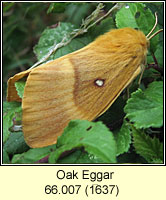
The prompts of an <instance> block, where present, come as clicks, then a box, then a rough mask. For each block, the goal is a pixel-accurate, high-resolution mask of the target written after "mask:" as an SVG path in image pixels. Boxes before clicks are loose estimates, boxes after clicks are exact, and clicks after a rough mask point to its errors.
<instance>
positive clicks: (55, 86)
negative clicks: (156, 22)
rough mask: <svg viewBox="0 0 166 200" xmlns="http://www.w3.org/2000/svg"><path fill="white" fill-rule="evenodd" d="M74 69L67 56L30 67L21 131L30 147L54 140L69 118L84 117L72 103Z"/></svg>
mask: <svg viewBox="0 0 166 200" xmlns="http://www.w3.org/2000/svg"><path fill="white" fill-rule="evenodd" d="M74 85H75V72H74V69H73V66H72V65H71V63H70V61H69V59H68V56H64V57H62V58H59V59H56V60H54V61H51V62H49V63H46V64H44V65H41V66H39V67H37V68H35V69H33V70H32V72H31V73H30V74H29V76H28V78H27V82H26V86H25V90H24V96H23V103H22V107H23V132H24V137H25V141H26V142H27V144H28V145H29V146H31V147H43V146H48V145H51V144H54V143H56V140H57V137H58V136H59V135H61V134H62V132H63V129H64V128H65V127H66V126H67V124H68V122H69V121H70V120H71V119H76V118H84V116H83V114H82V113H81V111H79V109H78V108H77V107H76V106H75V102H74V96H73V95H74V93H73V91H74Z"/></svg>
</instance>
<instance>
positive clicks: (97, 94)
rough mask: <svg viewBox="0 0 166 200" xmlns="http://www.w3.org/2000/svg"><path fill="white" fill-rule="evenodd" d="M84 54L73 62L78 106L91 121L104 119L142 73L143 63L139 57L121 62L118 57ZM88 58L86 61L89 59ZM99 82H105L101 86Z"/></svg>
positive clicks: (86, 52)
mask: <svg viewBox="0 0 166 200" xmlns="http://www.w3.org/2000/svg"><path fill="white" fill-rule="evenodd" d="M95 52H96V51H90V50H89V51H87V50H86V49H85V51H84V50H83V51H80V52H79V53H78V54H79V55H78V56H77V52H76V53H75V54H72V56H71V58H70V60H71V62H72V65H73V66H74V69H75V77H76V82H75V87H74V88H75V90H74V99H75V104H76V106H78V107H79V109H80V110H81V112H83V113H85V115H86V118H87V119H88V120H93V119H94V118H96V117H97V116H99V115H101V114H102V113H103V112H104V111H105V110H107V109H108V107H109V106H110V105H111V104H112V103H113V102H114V101H115V99H116V98H117V97H118V96H119V94H120V93H121V92H122V91H123V89H124V88H125V87H127V85H128V84H129V83H130V82H131V81H132V80H133V79H134V78H135V77H136V76H137V75H138V74H139V73H140V71H141V68H140V60H138V59H137V58H136V57H135V56H133V57H132V56H130V57H126V58H125V59H124V60H122V58H120V57H119V58H118V59H117V60H118V62H117V61H116V59H115V56H117V55H116V54H115V53H112V54H109V55H108V54H107V53H105V54H103V53H99V52H98V53H97V54H96V53H95ZM85 58H86V59H85ZM96 80H102V81H103V83H104V84H103V85H102V86H98V85H97V84H96Z"/></svg>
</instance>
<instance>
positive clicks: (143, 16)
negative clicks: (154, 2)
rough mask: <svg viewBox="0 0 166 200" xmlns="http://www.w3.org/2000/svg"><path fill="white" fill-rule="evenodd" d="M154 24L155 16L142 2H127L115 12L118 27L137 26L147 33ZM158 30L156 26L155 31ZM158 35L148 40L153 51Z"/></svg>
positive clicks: (155, 47)
mask: <svg viewBox="0 0 166 200" xmlns="http://www.w3.org/2000/svg"><path fill="white" fill-rule="evenodd" d="M154 24H155V17H154V15H153V13H152V12H151V10H150V9H149V8H147V7H146V5H145V4H143V3H128V4H127V5H126V6H125V7H123V8H122V9H120V11H119V12H117V14H116V25H117V27H118V28H124V27H131V28H138V29H139V30H141V31H142V32H143V33H144V34H145V35H147V34H148V33H149V32H150V31H151V29H152V28H153V26H154ZM157 30H159V28H158V26H157V27H156V29H155V31H157ZM158 42H159V35H157V36H155V37H154V38H152V39H151V40H150V48H151V50H152V51H153V52H155V51H156V49H157V44H158Z"/></svg>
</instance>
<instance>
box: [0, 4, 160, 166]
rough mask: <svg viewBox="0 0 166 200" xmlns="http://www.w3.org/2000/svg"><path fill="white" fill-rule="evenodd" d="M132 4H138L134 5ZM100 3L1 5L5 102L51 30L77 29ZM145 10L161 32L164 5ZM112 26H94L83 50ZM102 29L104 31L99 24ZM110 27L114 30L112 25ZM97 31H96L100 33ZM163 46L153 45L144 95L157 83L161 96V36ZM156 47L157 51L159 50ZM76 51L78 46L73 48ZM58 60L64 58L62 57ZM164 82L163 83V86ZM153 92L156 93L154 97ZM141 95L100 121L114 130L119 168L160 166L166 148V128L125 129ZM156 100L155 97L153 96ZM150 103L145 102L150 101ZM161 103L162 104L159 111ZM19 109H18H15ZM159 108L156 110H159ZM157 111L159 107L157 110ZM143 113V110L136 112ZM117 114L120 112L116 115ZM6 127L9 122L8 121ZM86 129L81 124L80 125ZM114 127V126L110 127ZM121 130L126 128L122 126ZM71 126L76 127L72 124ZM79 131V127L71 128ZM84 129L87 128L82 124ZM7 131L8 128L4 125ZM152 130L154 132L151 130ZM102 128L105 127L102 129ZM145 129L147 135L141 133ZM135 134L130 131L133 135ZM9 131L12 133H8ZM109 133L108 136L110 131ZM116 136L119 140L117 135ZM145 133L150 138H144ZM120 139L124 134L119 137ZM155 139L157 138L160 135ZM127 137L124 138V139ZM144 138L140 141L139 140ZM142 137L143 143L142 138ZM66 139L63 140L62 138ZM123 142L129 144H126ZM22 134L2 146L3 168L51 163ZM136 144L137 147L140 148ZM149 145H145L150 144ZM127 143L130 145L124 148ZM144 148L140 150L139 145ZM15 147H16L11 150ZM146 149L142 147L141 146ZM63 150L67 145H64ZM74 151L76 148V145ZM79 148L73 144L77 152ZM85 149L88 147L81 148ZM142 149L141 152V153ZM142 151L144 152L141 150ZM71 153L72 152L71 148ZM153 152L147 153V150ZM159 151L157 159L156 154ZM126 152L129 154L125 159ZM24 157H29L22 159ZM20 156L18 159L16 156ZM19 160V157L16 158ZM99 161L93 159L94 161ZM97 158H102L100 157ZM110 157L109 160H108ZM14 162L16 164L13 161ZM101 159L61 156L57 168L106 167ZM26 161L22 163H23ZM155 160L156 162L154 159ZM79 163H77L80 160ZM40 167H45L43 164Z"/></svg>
mask: <svg viewBox="0 0 166 200" xmlns="http://www.w3.org/2000/svg"><path fill="white" fill-rule="evenodd" d="M133 4H134V3H133ZM97 5H98V3H95V2H94V3H41V2H39V3H37V2H36V3H28V2H24V3H14V2H11V3H7V2H6V3H3V98H4V100H5V98H6V88H7V80H8V78H9V77H11V76H12V75H14V74H16V73H18V72H20V71H23V70H26V69H28V68H29V67H31V66H32V65H33V64H34V63H35V62H36V61H37V60H38V59H37V57H36V56H35V54H34V53H33V50H35V53H36V54H37V56H38V57H39V54H38V48H39V49H40V43H38V41H39V39H40V36H41V34H42V32H43V31H44V30H45V29H46V27H48V28H49V29H50V30H51V29H54V28H55V27H57V24H58V23H59V22H69V23H71V24H73V25H74V26H76V27H79V26H80V24H81V22H82V19H85V18H86V17H87V16H89V14H91V13H92V12H93V11H94V10H95V8H96V6H97ZM104 5H105V7H104V10H103V12H102V13H101V14H100V15H101V16H102V15H104V14H105V13H106V12H107V11H108V10H109V9H110V8H111V7H112V6H113V4H112V3H104ZM145 5H146V6H147V7H148V8H149V9H150V10H151V11H152V12H153V14H154V12H156V11H157V13H158V18H159V19H158V25H159V27H163V5H162V3H157V2H155V3H145ZM112 19H113V23H112V27H113V26H115V14H114V13H113V14H112ZM108 23H110V21H107V20H106V21H105V22H104V25H103V27H104V28H103V29H101V27H100V26H99V27H100V29H99V28H98V27H97V26H96V27H95V28H96V30H97V31H96V32H95V31H90V33H89V35H88V34H87V35H85V36H82V37H84V39H83V40H81V41H84V43H83V46H84V45H86V44H88V43H89V41H90V40H91V38H90V37H92V38H95V37H96V36H95V35H94V34H96V33H97V34H99V35H100V34H102V31H103V32H105V31H106V29H107V25H108ZM99 25H102V23H101V24H99ZM109 26H110V24H109ZM97 28H98V29H97ZM159 37H160V40H159V41H160V43H159V42H158V43H159V44H156V45H155V48H156V49H157V50H155V56H156V57H157V61H158V65H157V66H156V65H153V66H152V68H151V69H150V70H148V72H147V71H145V73H144V79H143V84H142V85H141V89H142V90H144V89H145V88H146V87H147V85H148V84H149V83H151V82H153V81H158V83H157V85H156V84H154V85H153V86H151V88H156V90H157V91H159V93H160V92H161V91H162V87H161V85H162V82H161V81H162V77H163V68H162V67H163V57H162V53H161V52H162V45H163V43H162V37H163V35H162V33H161V34H160V36H159ZM37 43H38V45H37V46H36V47H35V48H34V46H35V45H36V44H37ZM157 45H158V46H157ZM75 48H77V46H76V47H75ZM59 56H60V55H59ZM148 61H149V62H148V63H151V62H152V63H153V62H154V60H153V59H152V56H149V57H148ZM149 67H151V66H149ZM159 82H160V83H159ZM136 88H137V85H136V84H133V86H132V87H131V89H130V92H133V91H135V90H136ZM156 90H155V91H156ZM141 92H142V91H139V90H138V91H137V92H136V93H133V94H132V98H131V99H130V101H131V104H129V105H128V106H126V107H125V112H124V111H123V109H124V106H125V105H126V100H124V98H123V96H122V95H121V96H120V97H119V98H118V99H117V101H116V102H115V103H114V104H113V106H112V107H111V109H109V111H108V112H106V113H105V114H104V115H103V116H101V117H100V118H99V119H97V120H96V121H101V120H102V121H103V122H104V124H106V125H107V127H109V129H110V130H112V131H114V137H115V140H116V142H117V145H118V146H119V148H118V152H117V156H118V157H117V162H118V163H124V162H132V163H161V162H162V143H161V142H163V127H162V122H161V121H160V122H159V125H158V126H156V127H154V128H151V127H152V126H153V124H147V125H143V127H141V125H142V122H140V118H139V119H138V121H139V122H140V125H139V123H136V126H134V127H132V128H131V127H130V128H129V127H128V124H127V123H126V122H124V123H123V117H124V116H125V113H128V114H127V117H128V118H129V119H130V120H131V122H135V121H132V120H136V121H137V119H135V118H132V117H133V116H132V112H131V110H132V109H133V108H132V106H131V105H132V101H135V100H136V101H138V102H139V100H140V99H141V98H142V96H141ZM149 93H150V95H149V96H148V94H147V96H148V98H150V97H151V96H152V93H151V91H150V92H149ZM153 94H154V93H153ZM139 97H140V98H139ZM146 100H147V99H145V101H146ZM145 101H143V102H139V103H138V104H139V105H140V107H141V108H142V105H143V104H144V103H145V105H146V102H145ZM149 101H151V103H150V105H152V103H153V102H154V101H156V99H152V100H151V98H150V100H149ZM6 103H7V102H5V103H4V105H6V108H7V107H8V108H9V105H8V104H6ZM161 104H162V102H159V105H161ZM12 106H13V107H12V110H14V112H15V111H18V110H19V106H18V105H16V104H15V103H14V104H13V105H12ZM17 106H18V107H17ZM155 106H158V104H157V105H155ZM158 107H159V106H158ZM138 109H139V107H138ZM115 110H116V112H115ZM13 116H14V113H13V112H12V114H11V115H10V117H9V115H6V116H5V117H4V118H5V120H7V121H8V123H9V124H11V120H12V118H13ZM5 122H6V121H5ZM81 123H83V122H81ZM110 124H111V125H110ZM122 124H123V125H122ZM71 126H73V124H71ZM75 126H76V127H77V123H75V125H74V126H73V127H75ZM81 126H84V125H83V124H82V125H81ZM4 127H6V124H4ZM149 127H150V128H149ZM102 128H104V127H101V129H102ZM142 128H144V130H143V131H142ZM131 129H132V131H131ZM6 131H8V130H6ZM106 132H107V131H106ZM116 132H117V133H118V134H116ZM131 132H132V134H133V140H134V141H135V143H133V145H130V143H131V142H132V140H131ZM144 132H146V133H148V134H146V135H144ZM121 133H122V134H121ZM156 133H157V134H156ZM125 134H126V136H125ZM141 135H142V137H141ZM138 136H140V137H138ZM64 137H65V136H64ZM124 138H125V139H124ZM20 141H21V142H20ZM23 141H24V140H23V136H22V132H19V133H18V134H17V135H16V134H15V133H11V134H10V137H9V138H7V139H6V142H5V143H4V147H5V148H4V155H6V156H4V158H5V159H4V162H5V163H10V162H11V160H12V163H27V162H29V163H33V162H38V160H40V159H42V158H43V157H44V158H45V157H46V158H47V155H48V154H49V152H50V147H49V148H43V149H42V150H41V149H36V150H33V149H29V147H28V146H27V145H26V144H25V143H24V142H23ZM137 141H138V142H137ZM146 141H147V142H146ZM123 142H124V143H125V142H126V144H123ZM140 142H141V144H140ZM13 143H14V145H13ZM61 143H63V142H62V140H61V141H60V142H59V146H60V148H59V149H58V151H56V152H57V154H56V158H55V156H54V155H53V154H52V155H51V156H50V162H57V159H58V156H60V155H61V153H63V152H64V151H65V150H68V149H65V150H63V149H62V148H61V147H62V146H61ZM142 144H143V145H142ZM62 145H63V144H62ZM72 145H73V144H72ZM77 145H78V146H79V144H78V143H77V141H76V143H75V146H72V147H73V148H75V147H76V146H77ZM83 146H84V148H85V149H86V145H85V144H84V145H83ZM140 146H141V147H140ZM142 147H143V148H142ZM51 149H56V147H55V146H53V147H51ZM69 149H71V147H70V148H69ZM149 149H151V152H150V153H149V152H148V153H146V150H148V151H149ZM157 149H158V150H159V149H160V150H159V152H158V153H157V152H156V150H157ZM125 152H126V153H125ZM23 153H27V154H24V155H25V156H23ZM15 154H16V155H15ZM14 155H15V156H14ZM94 155H95V156H96V157H95V156H94ZM97 155H98V156H97ZM104 155H106V154H104ZM13 156H14V158H13ZM100 156H101V154H95V153H94V151H89V153H87V152H86V153H85V152H83V151H81V149H79V150H77V151H74V152H72V153H71V154H69V155H68V154H67V158H66V157H65V156H63V159H59V161H58V162H60V163H63V162H64V163H65V162H69V163H70V162H74V163H75V162H77V163H79V162H83V163H85V162H93V163H98V162H103V161H102V159H101V157H102V156H101V157H100ZM20 157H21V158H20ZM23 157H24V158H23ZM152 157H153V158H154V159H152ZM22 158H23V159H22ZM78 158H79V159H78ZM42 162H45V160H44V161H43V160H42ZM108 162H115V160H114V159H112V160H109V161H108Z"/></svg>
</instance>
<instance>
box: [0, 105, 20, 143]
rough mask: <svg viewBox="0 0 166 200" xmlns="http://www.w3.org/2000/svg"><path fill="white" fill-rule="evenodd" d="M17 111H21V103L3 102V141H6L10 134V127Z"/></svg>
mask: <svg viewBox="0 0 166 200" xmlns="http://www.w3.org/2000/svg"><path fill="white" fill-rule="evenodd" d="M17 112H18V113H19V112H21V103H18V102H3V142H6V140H7V139H8V137H9V135H10V131H9V128H10V127H11V126H12V125H13V121H12V120H13V118H14V117H15V114H16V113H17Z"/></svg>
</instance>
